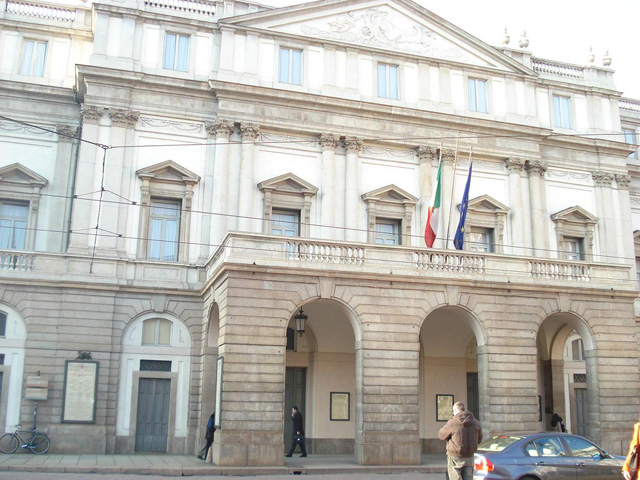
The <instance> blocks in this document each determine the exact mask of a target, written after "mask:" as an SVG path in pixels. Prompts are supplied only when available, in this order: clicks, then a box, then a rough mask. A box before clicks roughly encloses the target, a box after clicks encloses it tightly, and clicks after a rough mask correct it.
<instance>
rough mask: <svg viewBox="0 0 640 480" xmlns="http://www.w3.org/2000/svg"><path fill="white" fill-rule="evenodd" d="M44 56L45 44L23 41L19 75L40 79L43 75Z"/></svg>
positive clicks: (45, 53) (45, 52) (45, 54)
mask: <svg viewBox="0 0 640 480" xmlns="http://www.w3.org/2000/svg"><path fill="white" fill-rule="evenodd" d="M46 56H47V42H38V41H36V40H25V42H24V44H23V45H22V63H21V65H20V75H30V76H32V77H42V76H43V75H44V60H45V57H46Z"/></svg>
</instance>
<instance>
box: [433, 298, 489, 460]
mask: <svg viewBox="0 0 640 480" xmlns="http://www.w3.org/2000/svg"><path fill="white" fill-rule="evenodd" d="M483 346H484V335H483V333H482V329H481V328H480V324H479V322H478V320H477V319H476V318H475V317H474V316H473V315H472V314H471V312H469V311H468V310H465V309H463V308H461V307H442V308H439V309H437V310H434V311H433V312H431V313H430V314H429V315H428V316H427V318H426V319H425V321H424V322H423V324H422V328H421V330H420V439H421V443H422V451H423V452H444V449H445V445H444V443H443V442H442V441H441V440H440V439H439V438H438V431H439V430H440V429H441V428H442V427H443V426H444V424H445V423H446V421H447V420H448V419H449V417H450V416H451V407H452V405H453V403H455V402H458V401H462V402H464V403H465V404H466V405H467V407H468V410H469V411H471V412H472V413H473V414H474V416H475V417H476V418H478V419H479V420H480V421H482V419H483V415H484V413H485V411H484V410H485V408H483V406H486V405H487V402H486V398H485V396H486V388H484V386H483V385H484V380H483V379H484V377H485V375H484V374H483V373H484V371H486V369H485V367H484V360H483V359H484V356H483V355H481V356H479V355H478V350H479V349H481V348H482V347H483Z"/></svg>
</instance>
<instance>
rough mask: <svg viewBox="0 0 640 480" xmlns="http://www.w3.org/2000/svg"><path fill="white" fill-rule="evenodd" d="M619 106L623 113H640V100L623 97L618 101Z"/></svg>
mask: <svg viewBox="0 0 640 480" xmlns="http://www.w3.org/2000/svg"><path fill="white" fill-rule="evenodd" d="M618 106H619V107H620V110H622V113H623V114H624V113H625V112H632V113H640V100H632V99H630V98H621V99H620V100H619V101H618Z"/></svg>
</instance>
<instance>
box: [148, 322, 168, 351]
mask: <svg viewBox="0 0 640 480" xmlns="http://www.w3.org/2000/svg"><path fill="white" fill-rule="evenodd" d="M142 344H143V345H171V322H170V321H169V320H163V319H161V318H152V319H150V320H145V321H144V322H143V323H142Z"/></svg>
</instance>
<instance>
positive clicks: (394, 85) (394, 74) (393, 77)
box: [387, 65, 398, 100]
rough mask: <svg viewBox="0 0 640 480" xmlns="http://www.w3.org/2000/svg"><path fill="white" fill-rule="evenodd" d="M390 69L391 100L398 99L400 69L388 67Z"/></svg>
mask: <svg viewBox="0 0 640 480" xmlns="http://www.w3.org/2000/svg"><path fill="white" fill-rule="evenodd" d="M387 68H388V69H389V98H393V99H395V100H397V99H398V67H397V66H391V65H388V66H387Z"/></svg>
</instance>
